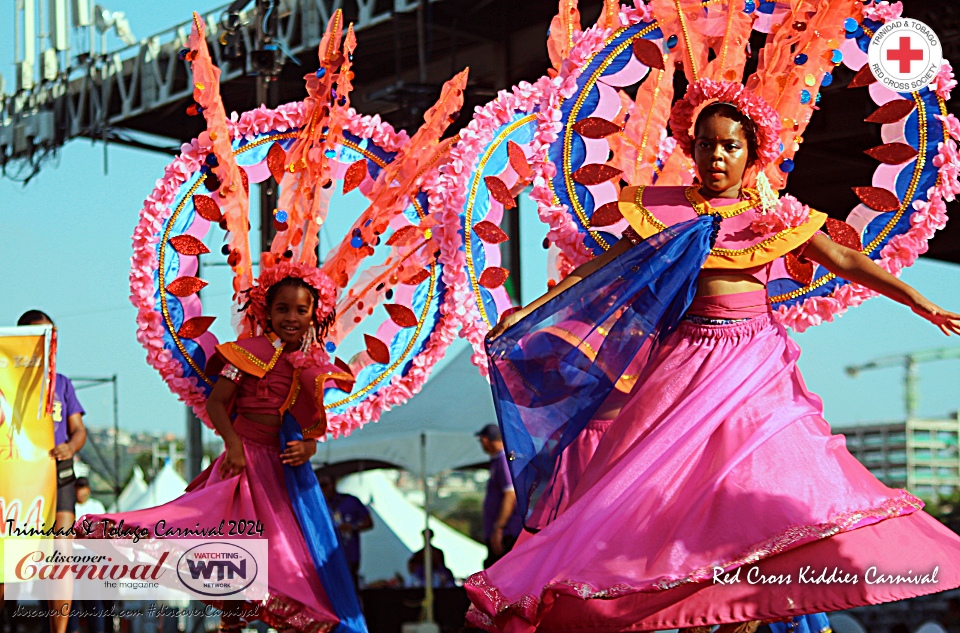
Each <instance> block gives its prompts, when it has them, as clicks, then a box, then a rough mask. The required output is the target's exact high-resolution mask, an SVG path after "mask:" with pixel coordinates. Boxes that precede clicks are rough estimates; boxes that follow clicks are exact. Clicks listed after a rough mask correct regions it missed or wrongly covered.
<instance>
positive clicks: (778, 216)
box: [750, 194, 810, 235]
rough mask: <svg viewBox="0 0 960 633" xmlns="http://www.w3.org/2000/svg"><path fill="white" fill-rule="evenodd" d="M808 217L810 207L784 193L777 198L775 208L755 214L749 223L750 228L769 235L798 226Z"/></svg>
mask: <svg viewBox="0 0 960 633" xmlns="http://www.w3.org/2000/svg"><path fill="white" fill-rule="evenodd" d="M808 219H810V207H808V206H807V205H805V204H803V203H801V202H800V201H799V200H797V199H796V198H794V197H793V196H791V195H789V194H786V195H783V196H780V199H779V200H777V206H776V208H775V209H773V210H772V211H770V212H769V213H761V214H760V215H759V216H757V218H756V219H754V220H753V222H751V223H750V228H751V229H753V231H754V232H756V233H759V234H761V235H769V234H774V233H779V232H780V231H783V230H785V229H792V228H795V227H798V226H800V225H801V224H803V223H804V222H806V221H807V220H808Z"/></svg>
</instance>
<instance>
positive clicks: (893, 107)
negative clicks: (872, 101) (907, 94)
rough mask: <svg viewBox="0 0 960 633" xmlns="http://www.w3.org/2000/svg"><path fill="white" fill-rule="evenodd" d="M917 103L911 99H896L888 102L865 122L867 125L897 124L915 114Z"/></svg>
mask: <svg viewBox="0 0 960 633" xmlns="http://www.w3.org/2000/svg"><path fill="white" fill-rule="evenodd" d="M915 105H916V104H915V103H914V102H913V101H911V100H910V99H896V100H894V101H888V102H887V103H884V104H883V105H882V106H880V107H879V108H877V109H876V110H875V111H874V113H873V114H871V115H870V116H868V117H867V118H866V119H864V121H866V122H867V123H896V122H897V121H899V120H900V119H902V118H904V117H906V116H907V115H908V114H910V113H911V112H913V108H914V107H915Z"/></svg>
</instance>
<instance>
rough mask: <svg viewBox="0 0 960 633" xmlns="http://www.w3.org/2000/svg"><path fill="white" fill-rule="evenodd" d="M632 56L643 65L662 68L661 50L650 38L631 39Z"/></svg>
mask: <svg viewBox="0 0 960 633" xmlns="http://www.w3.org/2000/svg"><path fill="white" fill-rule="evenodd" d="M633 56H634V57H636V58H637V61H639V62H640V63H641V64H643V65H644V66H649V67H650V68H656V69H657V70H664V65H663V52H662V51H661V50H660V47H659V46H657V45H656V44H654V43H653V42H651V41H650V40H645V39H643V38H642V37H639V38H637V39H635V40H634V41H633Z"/></svg>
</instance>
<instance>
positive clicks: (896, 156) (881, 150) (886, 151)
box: [863, 142, 917, 165]
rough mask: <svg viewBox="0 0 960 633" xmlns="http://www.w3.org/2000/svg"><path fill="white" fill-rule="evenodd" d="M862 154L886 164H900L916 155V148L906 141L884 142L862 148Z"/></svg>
mask: <svg viewBox="0 0 960 633" xmlns="http://www.w3.org/2000/svg"><path fill="white" fill-rule="evenodd" d="M863 153H864V154H866V155H867V156H869V157H870V158H873V159H875V160H878V161H880V162H881V163H884V164H886V165H902V164H903V163H905V162H907V161H910V160H913V159H914V158H916V157H917V150H915V149H914V148H913V147H911V146H910V145H907V144H906V143H899V142H896V143H884V144H883V145H877V146H876V147H871V148H870V149H867V150H864V151H863Z"/></svg>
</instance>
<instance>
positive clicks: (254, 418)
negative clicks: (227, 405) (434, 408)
mask: <svg viewBox="0 0 960 633" xmlns="http://www.w3.org/2000/svg"><path fill="white" fill-rule="evenodd" d="M243 417H245V418H246V419H248V420H250V421H251V422H256V423H257V424H266V425H267V426H280V424H281V423H282V419H281V418H280V414H279V413H278V414H277V415H273V414H271V413H244V414H243Z"/></svg>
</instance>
